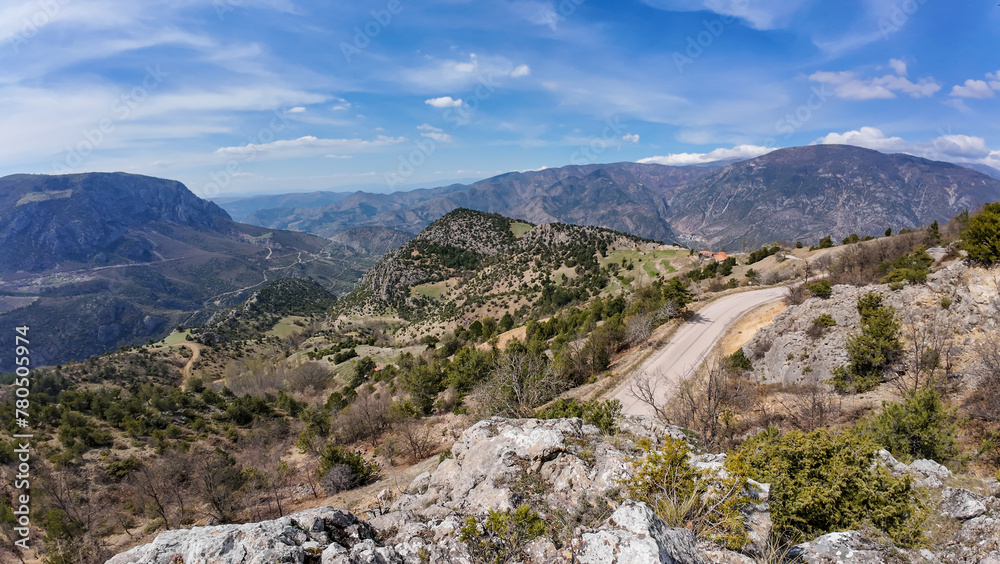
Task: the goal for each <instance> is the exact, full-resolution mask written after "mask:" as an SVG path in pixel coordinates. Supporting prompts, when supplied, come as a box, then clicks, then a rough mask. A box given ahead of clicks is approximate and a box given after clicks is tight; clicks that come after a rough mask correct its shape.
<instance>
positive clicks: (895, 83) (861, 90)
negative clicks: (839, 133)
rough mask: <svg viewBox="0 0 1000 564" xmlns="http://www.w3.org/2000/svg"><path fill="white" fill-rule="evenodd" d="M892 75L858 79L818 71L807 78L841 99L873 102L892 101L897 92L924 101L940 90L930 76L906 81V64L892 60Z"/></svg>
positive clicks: (849, 74)
mask: <svg viewBox="0 0 1000 564" xmlns="http://www.w3.org/2000/svg"><path fill="white" fill-rule="evenodd" d="M889 64H890V66H891V67H892V68H893V70H894V71H895V73H896V74H886V75H883V76H877V77H874V78H861V77H859V76H858V75H857V73H855V72H852V71H840V72H828V71H818V72H815V73H813V74H811V75H809V80H811V81H813V82H817V83H820V84H829V85H831V86H833V87H834V94H835V95H836V96H837V97H838V98H841V99H843V100H875V99H891V98H895V97H896V94H897V93H902V94H907V95H909V96H911V97H913V98H928V97H931V96H933V95H934V94H935V93H936V92H937V91H939V90H941V85H940V84H938V83H937V82H935V80H934V79H933V78H931V77H924V78H921V79H920V80H918V81H917V82H912V81H910V79H908V78H906V73H907V70H906V64H905V63H903V62H902V61H900V60H897V59H892V60H891V61H890V62H889Z"/></svg>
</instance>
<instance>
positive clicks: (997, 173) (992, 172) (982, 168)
mask: <svg viewBox="0 0 1000 564" xmlns="http://www.w3.org/2000/svg"><path fill="white" fill-rule="evenodd" d="M959 166H964V167H965V168H970V169H972V170H974V171H976V172H980V173H982V174H985V175H986V176H989V177H990V178H994V179H996V180H1000V170H997V169H995V168H993V167H991V166H989V165H984V164H979V163H962V164H961V165H959Z"/></svg>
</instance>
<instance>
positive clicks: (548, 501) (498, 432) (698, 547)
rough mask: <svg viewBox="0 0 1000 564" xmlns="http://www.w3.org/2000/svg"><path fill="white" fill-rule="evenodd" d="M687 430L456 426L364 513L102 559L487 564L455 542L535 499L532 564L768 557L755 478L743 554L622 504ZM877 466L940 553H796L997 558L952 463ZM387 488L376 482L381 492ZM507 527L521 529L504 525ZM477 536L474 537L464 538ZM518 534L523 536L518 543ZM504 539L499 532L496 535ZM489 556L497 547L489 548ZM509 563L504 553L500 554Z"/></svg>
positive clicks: (570, 423) (201, 535) (699, 562)
mask: <svg viewBox="0 0 1000 564" xmlns="http://www.w3.org/2000/svg"><path fill="white" fill-rule="evenodd" d="M663 437H673V438H674V439H682V438H683V437H684V434H683V432H682V431H681V430H680V429H677V428H673V427H665V426H663V425H659V424H653V423H650V422H647V421H644V420H631V419H626V420H624V421H623V422H622V423H621V432H620V433H619V434H618V435H617V436H615V437H607V436H602V435H601V433H600V432H599V431H598V429H597V428H596V427H593V426H590V425H584V424H583V423H582V421H581V420H579V419H556V420H532V419H527V420H510V419H491V420H486V421H481V422H480V423H478V424H476V425H474V426H472V427H470V428H469V429H468V430H466V431H465V432H464V433H463V434H462V438H461V440H460V441H459V442H458V443H456V444H455V445H454V446H453V447H452V449H451V451H450V452H451V454H452V455H453V458H442V461H441V463H440V464H439V465H438V466H437V468H435V469H434V470H433V471H431V472H426V473H424V474H421V475H420V476H417V478H416V479H414V480H413V482H412V483H411V484H409V486H408V487H406V489H405V491H404V492H403V493H402V494H401V495H399V496H398V498H397V499H396V500H395V502H393V503H392V505H391V506H390V507H388V508H386V507H385V506H384V505H376V506H374V507H373V509H372V511H371V512H370V513H369V514H368V515H367V517H368V519H367V520H361V519H359V518H358V517H356V516H355V515H353V514H351V513H349V512H347V511H344V510H339V509H333V508H331V507H320V508H317V509H311V510H307V511H303V512H299V513H295V514H292V515H288V516H286V517H282V518H280V519H277V520H273V521H265V522H260V523H250V524H244V525H223V526H208V527H196V528H194V529H189V530H173V531H168V532H165V533H162V534H160V535H159V536H158V537H157V538H156V540H155V541H153V542H152V543H150V544H145V545H142V546H139V547H136V548H134V549H132V550H129V551H127V552H124V553H121V554H119V555H117V556H115V557H113V558H111V559H110V560H109V561H108V564H172V563H173V562H194V561H200V560H199V559H208V561H210V562H214V563H218V564H236V563H243V564H255V563H260V564H264V563H268V564H271V563H280V562H289V563H291V562H315V563H321V564H334V563H337V564H341V563H343V564H348V563H350V564H368V563H389V562H392V563H405V564H417V563H422V562H452V563H472V562H481V561H483V558H484V556H488V555H489V554H483V553H482V552H481V548H478V547H481V546H482V545H478V544H476V543H475V541H473V542H472V543H470V542H466V541H463V540H462V536H463V533H465V532H466V531H469V529H468V527H469V523H470V519H471V522H472V523H473V524H475V523H476V522H477V521H479V522H480V523H482V522H487V516H488V515H490V514H491V512H493V514H495V515H496V514H499V515H503V514H505V512H507V513H506V514H508V515H509V514H510V513H509V512H512V511H513V510H514V509H516V508H518V507H523V506H524V505H525V504H528V505H529V506H530V507H540V508H543V510H544V514H542V515H540V517H541V519H542V522H543V523H545V524H546V527H545V532H544V534H541V535H538V536H536V537H534V538H532V536H530V535H525V536H524V537H520V538H518V537H515V536H514V533H513V530H514V529H498V531H503V532H499V533H497V534H498V535H502V536H500V539H503V540H502V542H509V543H510V544H509V545H508V544H500V543H498V544H497V545H495V546H504V547H505V548H506V549H507V550H509V552H506V553H504V554H506V555H507V558H512V559H516V561H523V562H528V563H532V564H543V563H544V564H549V563H556V562H580V563H621V564H625V563H629V564H646V563H650V564H652V563H658V562H670V563H677V564H681V563H683V564H703V563H704V564H707V563H732V564H744V563H747V564H749V563H752V562H754V561H755V560H754V557H756V558H764V557H765V553H764V552H762V550H764V548H763V547H764V544H765V543H766V539H767V537H768V535H769V534H770V531H771V517H770V507H769V503H770V501H769V492H770V490H771V487H770V486H769V485H768V484H757V483H754V482H749V483H748V484H747V488H749V489H750V490H752V491H751V492H750V493H751V495H752V497H753V498H754V499H755V502H754V503H753V504H751V505H750V506H749V507H747V508H746V511H745V512H744V513H743V515H742V519H743V520H744V522H745V526H746V527H747V528H748V529H749V532H750V537H749V538H750V541H751V542H750V543H749V544H748V545H746V547H744V548H743V549H742V551H741V552H736V551H733V550H728V549H726V548H724V547H722V546H719V545H717V544H713V543H711V542H707V541H699V540H697V539H696V537H695V534H694V532H693V531H692V530H691V529H689V528H671V527H669V526H667V525H666V524H665V523H664V522H663V521H662V520H661V519H660V518H659V517H658V516H657V515H656V513H655V512H654V511H653V510H652V509H651V508H650V507H649V506H647V505H646V504H645V503H642V502H637V501H634V500H630V499H627V498H625V499H620V500H617V501H616V495H617V494H616V492H618V491H619V487H620V485H621V484H622V483H623V480H629V479H630V477H631V471H632V470H631V464H630V463H629V462H628V460H629V458H630V456H632V455H633V453H634V452H635V451H636V450H637V446H636V445H637V441H639V440H640V439H643V440H647V441H652V442H653V444H657V443H659V442H660V441H662V440H663ZM725 458H726V456H725V455H714V454H704V455H697V456H695V455H691V456H689V458H688V461H689V463H691V464H693V465H694V466H695V467H696V468H698V469H699V470H701V471H702V472H705V473H706V475H712V474H715V473H721V472H724V470H722V464H721V461H723V460H725ZM876 460H877V463H878V464H881V465H883V466H885V467H886V468H887V469H888V470H889V471H890V472H892V473H894V474H897V475H909V476H910V477H911V478H912V479H913V480H915V481H916V482H917V484H918V486H919V487H921V488H924V489H925V490H924V491H925V492H926V494H927V495H928V496H929V497H930V498H933V499H936V500H937V501H935V506H936V507H935V510H936V512H937V513H938V514H939V516H940V517H939V519H940V521H941V522H942V523H943V524H944V523H946V524H947V526H948V527H949V528H950V529H949V530H953V531H954V532H953V534H952V540H951V542H949V543H948V544H947V545H945V546H943V547H942V548H941V549H939V550H938V551H937V552H936V553H932V552H931V551H929V550H926V549H924V550H918V549H909V550H902V549H899V548H896V547H894V546H892V543H891V542H889V543H887V542H886V541H885V540H884V539H877V538H872V537H871V536H869V535H870V533H867V532H863V531H842V532H834V533H829V534H825V535H822V536H819V537H817V538H815V539H811V540H809V542H806V543H803V544H799V545H797V546H794V547H792V548H791V549H790V551H789V553H788V556H789V557H791V558H798V559H799V560H798V561H801V562H810V563H812V562H816V563H819V562H836V561H840V558H842V557H843V555H844V554H845V553H847V554H852V556H851V557H850V561H851V562H861V563H876V562H886V561H888V559H889V558H890V557H891V558H893V560H892V561H894V562H928V561H929V562H948V563H952V562H954V563H958V562H972V561H977V562H993V561H997V559H1000V544H998V541H997V536H996V535H997V533H998V532H1000V500H998V498H997V497H996V493H997V492H996V491H995V490H996V484H995V482H994V483H993V487H994V492H993V493H992V494H989V495H982V494H977V493H974V492H972V491H969V490H967V489H963V488H961V487H947V486H946V485H945V483H946V482H947V481H949V480H950V478H951V472H950V471H949V470H948V469H947V468H945V467H943V466H941V465H939V464H937V463H935V462H933V461H929V460H917V461H914V462H913V463H912V464H910V465H905V464H902V463H900V462H898V461H896V460H895V459H893V458H892V457H891V456H890V455H889V454H888V453H887V452H885V451H883V452H881V453H880V454H879V456H878V457H876ZM391 496H392V494H391V493H390V492H384V493H383V495H382V496H381V498H382V500H383V501H386V500H387V499H388V498H389V497H391ZM509 526H510V527H519V526H524V525H523V523H518V522H511V523H510V524H509ZM466 539H467V540H471V539H470V537H466ZM514 539H517V540H514ZM494 540H499V539H494ZM490 554H492V553H490ZM508 561H509V560H508Z"/></svg>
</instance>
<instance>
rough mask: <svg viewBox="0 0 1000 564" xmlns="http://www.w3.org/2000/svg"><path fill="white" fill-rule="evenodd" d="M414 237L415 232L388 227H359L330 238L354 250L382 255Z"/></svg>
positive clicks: (362, 253)
mask: <svg viewBox="0 0 1000 564" xmlns="http://www.w3.org/2000/svg"><path fill="white" fill-rule="evenodd" d="M411 239H413V234H412V233H408V232H406V231H400V230H398V229H390V228H388V227H358V228H355V229H349V230H347V231H344V232H341V233H337V234H336V235H334V236H333V237H331V238H330V240H331V241H333V242H334V243H339V244H341V245H343V246H344V247H345V249H349V250H350V251H352V252H355V253H358V254H361V255H366V256H373V257H380V256H382V255H384V254H386V253H388V252H389V251H392V250H395V249H398V248H399V247H402V246H403V245H405V244H406V243H408V242H409V241H410V240H411Z"/></svg>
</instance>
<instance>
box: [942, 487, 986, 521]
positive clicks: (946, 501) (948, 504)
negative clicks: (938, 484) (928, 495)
mask: <svg viewBox="0 0 1000 564" xmlns="http://www.w3.org/2000/svg"><path fill="white" fill-rule="evenodd" d="M939 509H940V511H941V512H942V513H944V514H945V515H947V516H948V517H951V518H953V519H958V520H959V521H967V520H969V519H972V518H973V517H979V516H980V515H982V514H984V513H986V505H985V504H983V501H982V498H981V497H980V496H978V495H976V494H974V493H972V492H970V491H969V490H966V489H962V488H945V489H944V492H943V493H942V500H941V505H940V508H939Z"/></svg>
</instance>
